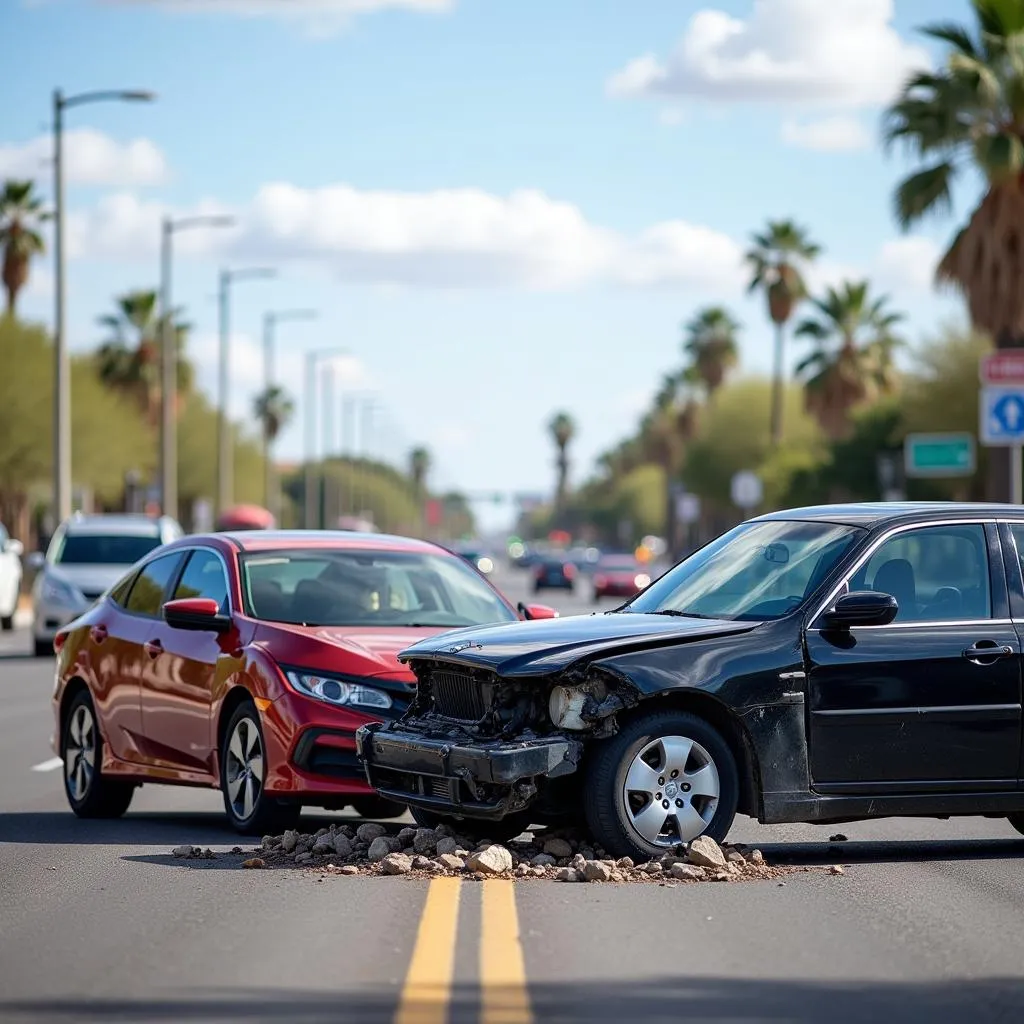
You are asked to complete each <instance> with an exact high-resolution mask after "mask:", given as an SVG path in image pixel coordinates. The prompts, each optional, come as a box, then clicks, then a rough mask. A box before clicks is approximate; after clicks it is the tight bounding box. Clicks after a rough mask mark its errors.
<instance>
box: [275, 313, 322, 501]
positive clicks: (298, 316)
mask: <svg viewBox="0 0 1024 1024" xmlns="http://www.w3.org/2000/svg"><path fill="white" fill-rule="evenodd" d="M317 316H318V314H317V312H316V310H315V309H283V310H277V311H274V312H271V313H264V314H263V395H264V400H266V398H269V396H270V389H271V388H272V387H273V386H274V340H275V332H276V330H277V325H278V324H279V323H283V322H284V321H287V320H315V319H316V318H317ZM265 411H266V410H264V412H265ZM268 427H269V422H268V420H267V417H266V416H264V417H263V493H264V501H265V502H266V506H267V508H268V509H269V510H270V512H271V513H272V514H273V516H274V518H275V519H278V518H279V516H278V512H279V509H278V508H277V504H278V501H277V492H276V489H275V487H274V460H273V458H272V452H271V445H272V439H271V437H270V431H269V429H268Z"/></svg>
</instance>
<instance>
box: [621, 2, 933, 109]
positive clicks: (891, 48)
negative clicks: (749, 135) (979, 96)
mask: <svg viewBox="0 0 1024 1024" xmlns="http://www.w3.org/2000/svg"><path fill="white" fill-rule="evenodd" d="M893 15H894V2H893V0H754V3H753V8H752V10H751V13H750V16H749V17H748V18H746V19H741V18H735V17H732V16H731V15H729V14H727V13H725V12H724V11H720V10H709V9H706V10H702V11H698V12H697V13H696V14H695V15H694V16H693V17H692V18H691V19H690V23H689V25H688V27H687V29H686V32H685V34H684V35H683V37H682V39H681V40H680V41H679V43H678V44H677V46H676V48H675V49H674V50H673V51H672V53H671V54H670V55H669V56H668V57H667V58H666V59H664V60H662V59H659V58H658V57H657V56H655V55H654V54H645V55H644V56H641V57H638V58H636V59H635V60H633V61H631V62H630V63H629V64H627V65H626V66H625V67H624V68H622V69H621V70H620V71H618V72H616V73H615V74H614V75H613V76H612V77H611V78H610V79H609V81H608V91H609V93H611V94H612V95H617V96H698V97H702V98H706V99H714V100H721V101H725V102H741V101H753V102H774V103H799V104H811V105H817V106H831V107H849V108H854V107H865V106H874V105H878V104H882V103H885V102H887V101H888V100H890V99H891V98H892V96H893V95H894V94H895V93H896V91H897V90H898V88H899V86H900V85H901V84H902V82H903V80H904V78H905V77H906V75H907V74H908V72H910V71H911V70H912V69H914V68H918V67H922V66H927V65H928V64H929V59H928V55H927V53H926V51H925V50H924V49H922V48H921V47H918V46H913V45H911V44H909V43H907V42H906V41H904V40H903V39H902V38H901V37H900V35H899V34H898V33H897V32H896V30H895V28H893V25H892V21H893Z"/></svg>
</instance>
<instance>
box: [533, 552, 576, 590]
mask: <svg viewBox="0 0 1024 1024" xmlns="http://www.w3.org/2000/svg"><path fill="white" fill-rule="evenodd" d="M575 586H576V566H574V565H573V564H572V562H568V561H566V560H565V559H564V558H552V557H550V556H549V557H547V558H544V559H541V561H539V562H538V563H537V564H536V566H534V569H533V592H534V593H535V594H538V593H540V591H542V590H573V589H574V588H575Z"/></svg>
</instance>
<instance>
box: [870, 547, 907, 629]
mask: <svg viewBox="0 0 1024 1024" xmlns="http://www.w3.org/2000/svg"><path fill="white" fill-rule="evenodd" d="M871 589H872V590H876V591H878V592H879V593H882V594H891V595H892V596H893V597H895V598H896V603H897V604H898V605H899V611H898V612H897V613H896V618H897V619H899V620H906V619H913V618H915V617H916V616H917V612H918V608H917V581H916V580H915V579H914V567H913V566H912V565H911V564H910V562H908V561H907V560H906V559H905V558H890V559H889V561H888V562H885V563H883V564H882V565H881V566H879V569H878V572H876V573H875V580H874V583H873V584H872V586H871Z"/></svg>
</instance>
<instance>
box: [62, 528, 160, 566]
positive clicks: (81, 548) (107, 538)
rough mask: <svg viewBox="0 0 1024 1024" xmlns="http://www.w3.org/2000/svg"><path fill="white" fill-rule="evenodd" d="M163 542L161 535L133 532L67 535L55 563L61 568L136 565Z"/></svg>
mask: <svg viewBox="0 0 1024 1024" xmlns="http://www.w3.org/2000/svg"><path fill="white" fill-rule="evenodd" d="M160 543H161V541H160V538H159V537H157V536H145V535H143V536H139V535H138V534H132V533H110V534H105V533H65V534H64V537H63V539H62V540H61V542H60V543H59V544H58V545H57V547H56V550H55V551H54V554H53V558H52V561H53V562H54V564H57V565H134V564H135V563H136V562H137V561H138V560H139V559H140V558H145V557H146V555H148V554H149V553H150V551H153V550H154V549H155V548H158V547H160Z"/></svg>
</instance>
